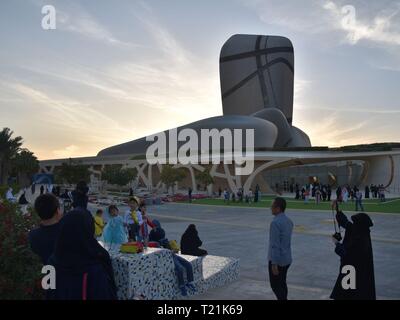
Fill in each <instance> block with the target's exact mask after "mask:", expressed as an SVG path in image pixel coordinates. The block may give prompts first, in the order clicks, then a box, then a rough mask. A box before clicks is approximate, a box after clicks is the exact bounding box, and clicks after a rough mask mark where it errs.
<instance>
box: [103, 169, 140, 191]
mask: <svg viewBox="0 0 400 320" xmlns="http://www.w3.org/2000/svg"><path fill="white" fill-rule="evenodd" d="M136 176H137V170H136V168H122V167H121V166H120V165H110V166H106V167H105V168H104V169H103V171H102V172H101V179H102V180H104V181H107V183H109V184H114V185H117V186H119V187H120V188H121V189H122V187H124V186H126V185H127V184H128V183H129V182H131V181H133V180H134V179H136Z"/></svg>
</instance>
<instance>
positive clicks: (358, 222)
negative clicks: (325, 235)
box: [331, 210, 376, 300]
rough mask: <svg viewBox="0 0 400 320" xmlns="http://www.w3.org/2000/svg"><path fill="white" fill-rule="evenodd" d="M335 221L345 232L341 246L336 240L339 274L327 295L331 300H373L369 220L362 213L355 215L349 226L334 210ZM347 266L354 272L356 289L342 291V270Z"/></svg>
mask: <svg viewBox="0 0 400 320" xmlns="http://www.w3.org/2000/svg"><path fill="white" fill-rule="evenodd" d="M336 220H337V222H338V224H339V226H341V227H342V228H344V229H346V232H345V235H344V239H343V243H340V242H339V241H337V240H336V239H334V242H335V244H336V248H335V252H336V254H338V255H339V256H340V270H339V276H338V278H337V281H336V284H335V287H334V289H333V291H332V294H331V299H334V300H375V299H376V293H375V276H374V261H373V253H372V244H371V236H370V228H371V227H372V226H373V223H372V221H371V218H370V217H369V216H368V215H367V214H365V213H357V214H355V215H353V216H352V217H351V220H352V222H350V221H349V220H348V219H347V217H346V216H345V215H344V214H343V212H342V211H339V210H337V214H336ZM345 265H351V266H353V267H354V268H355V271H356V288H355V289H347V290H345V289H344V288H343V287H342V279H343V277H344V276H346V274H342V273H341V270H342V267H343V266H345Z"/></svg>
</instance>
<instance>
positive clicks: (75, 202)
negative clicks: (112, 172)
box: [72, 181, 89, 211]
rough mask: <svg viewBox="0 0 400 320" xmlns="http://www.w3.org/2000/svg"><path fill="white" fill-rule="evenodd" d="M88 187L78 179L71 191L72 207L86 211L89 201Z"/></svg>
mask: <svg viewBox="0 0 400 320" xmlns="http://www.w3.org/2000/svg"><path fill="white" fill-rule="evenodd" d="M88 193H89V187H88V186H87V184H86V182H85V181H80V182H79V183H78V184H77V185H76V188H75V190H74V191H72V207H73V208H74V209H78V208H79V209H81V210H83V211H87V206H88V202H89V197H88Z"/></svg>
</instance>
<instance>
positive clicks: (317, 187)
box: [294, 183, 332, 204]
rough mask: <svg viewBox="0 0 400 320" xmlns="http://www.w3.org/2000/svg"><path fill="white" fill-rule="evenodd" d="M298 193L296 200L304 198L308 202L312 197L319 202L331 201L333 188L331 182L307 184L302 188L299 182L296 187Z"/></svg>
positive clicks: (295, 190)
mask: <svg viewBox="0 0 400 320" xmlns="http://www.w3.org/2000/svg"><path fill="white" fill-rule="evenodd" d="M294 192H295V193H296V195H295V199H296V200H303V201H304V202H305V203H307V202H308V201H309V200H310V198H315V202H316V203H317V204H318V203H320V202H321V201H331V196H332V188H331V186H330V185H329V184H320V183H313V184H308V185H305V186H303V187H302V188H301V190H300V186H299V185H298V184H296V185H295V187H294Z"/></svg>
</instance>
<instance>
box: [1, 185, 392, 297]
mask: <svg viewBox="0 0 400 320" xmlns="http://www.w3.org/2000/svg"><path fill="white" fill-rule="evenodd" d="M32 188H34V186H33V187H32ZM32 191H34V190H32ZM88 191H89V188H88V186H87V184H86V183H84V182H80V183H78V184H77V186H76V188H75V189H74V190H73V191H71V192H70V191H68V190H65V191H64V192H63V193H61V190H60V189H59V188H57V187H52V186H47V187H43V186H42V187H40V195H39V196H38V197H37V198H36V200H35V203H34V209H35V211H36V213H37V214H38V216H39V217H40V219H41V222H40V226H39V227H38V228H36V229H34V230H31V231H30V233H29V244H30V247H31V249H32V251H33V252H34V253H36V254H37V255H38V256H39V257H40V258H41V260H42V263H43V265H52V266H54V268H55V270H56V274H57V287H56V289H55V290H47V291H46V298H47V299H49V300H71V299H72V300H75V299H88V300H89V299H117V288H116V285H115V280H114V271H113V266H112V263H111V256H112V254H113V252H112V250H111V247H112V246H114V247H115V248H120V246H121V245H124V244H127V243H136V244H141V245H142V246H144V247H156V248H164V249H168V250H170V251H171V255H172V257H173V263H174V266H175V273H176V276H177V279H178V284H179V288H180V291H181V294H182V295H183V296H185V295H187V294H188V291H190V292H193V293H194V292H195V291H196V287H195V285H194V282H193V279H194V277H193V267H192V265H191V263H190V262H189V261H187V260H185V259H184V258H183V257H182V256H181V255H178V252H179V250H180V252H181V254H183V255H192V256H204V255H207V251H206V250H204V249H202V248H201V246H202V241H201V240H200V238H199V235H198V231H197V229H196V226H195V225H193V224H191V225H189V226H188V227H187V229H186V231H185V232H184V234H183V235H182V237H181V241H180V247H179V245H178V244H177V242H176V241H174V240H173V241H169V240H168V238H167V236H166V231H165V230H164V229H163V227H162V226H161V223H160V221H158V220H156V219H151V217H150V215H149V214H148V212H147V207H146V205H145V203H144V202H143V201H142V200H141V199H140V198H138V197H136V196H134V195H133V192H132V190H131V192H130V194H129V197H128V200H127V204H128V208H127V209H126V210H125V211H124V212H120V209H119V208H118V206H117V205H115V204H111V205H109V206H108V208H106V209H104V208H103V209H100V208H99V209H97V211H96V212H95V213H94V214H92V213H91V212H90V210H89V208H88V202H89V197H88ZM293 191H294V192H295V194H296V196H295V197H296V199H303V198H304V200H305V201H308V199H306V197H307V196H309V197H314V198H315V201H316V203H319V202H321V201H330V200H331V197H332V193H333V192H332V188H331V187H330V186H329V185H321V184H318V183H313V184H310V185H307V186H304V187H302V189H301V190H300V188H299V186H298V185H294V186H293ZM219 193H220V196H223V198H224V201H226V202H229V201H241V202H243V201H245V202H247V203H251V202H258V201H259V200H260V188H259V186H258V185H257V186H256V188H255V192H254V194H253V192H252V190H251V189H250V191H249V193H248V194H246V195H244V193H243V189H239V191H238V192H237V193H230V192H229V191H228V190H227V189H225V190H224V191H223V192H222V190H221V189H220V190H219ZM384 193H385V189H384V187H383V186H382V185H378V186H375V185H371V186H367V187H365V192H364V197H365V198H370V197H372V198H379V199H380V200H381V201H384V198H385V195H384ZM19 194H20V196H19V198H18V199H17V198H16V197H14V195H13V194H12V189H9V190H8V191H7V193H6V198H7V200H8V201H12V202H17V203H19V204H26V203H28V201H27V199H26V191H23V192H20V193H19ZM335 195H336V199H335V200H334V201H333V204H334V206H333V208H335V209H336V212H337V213H336V217H335V220H336V221H337V224H338V225H339V226H340V227H341V228H343V229H344V230H345V234H344V238H343V239H341V238H339V239H338V238H337V237H332V240H333V242H334V244H335V252H336V254H337V255H338V256H340V261H341V268H342V267H343V266H346V265H352V266H354V267H355V268H356V269H357V270H361V272H358V273H357V283H358V284H359V286H360V287H359V289H357V290H352V291H351V290H350V291H348V290H344V289H343V288H342V286H341V283H342V279H343V273H342V272H340V273H339V276H338V278H337V282H336V284H335V287H334V290H333V292H332V294H331V298H332V299H375V282H374V281H375V280H374V270H373V257H372V246H371V238H370V227H372V226H373V223H372V221H371V219H370V218H369V216H368V215H367V214H365V213H357V214H355V215H353V216H352V217H351V221H350V220H349V219H347V217H346V216H345V215H344V213H343V212H342V211H340V210H339V209H338V206H337V204H338V203H345V202H348V201H355V203H356V211H358V210H359V209H360V210H361V211H363V210H364V208H363V205H362V201H361V199H362V197H363V194H362V192H361V191H360V190H359V189H358V188H357V187H356V186H354V187H353V188H351V187H349V186H348V185H344V186H339V187H337V188H336V191H335ZM61 203H64V210H62V208H61ZM65 203H70V204H71V205H70V206H69V205H65ZM285 209H286V200H285V199H284V198H280V197H278V198H275V200H274V201H273V203H272V206H271V211H272V214H273V216H274V218H273V220H272V222H271V225H270V232H269V251H268V261H269V265H268V270H269V277H270V284H271V288H272V290H273V292H274V293H275V295H276V297H277V299H279V300H285V299H287V295H288V288H287V284H286V277H287V272H288V270H289V267H290V265H291V264H292V256H291V237H292V231H293V222H292V221H291V220H290V219H289V218H288V217H287V216H286V215H285ZM105 211H107V216H108V219H106V216H105ZM339 230H340V229H339ZM335 231H336V228H335ZM342 240H343V241H342ZM185 273H186V275H187V276H186V281H185V277H184V274H185ZM138 298H143V297H138Z"/></svg>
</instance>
